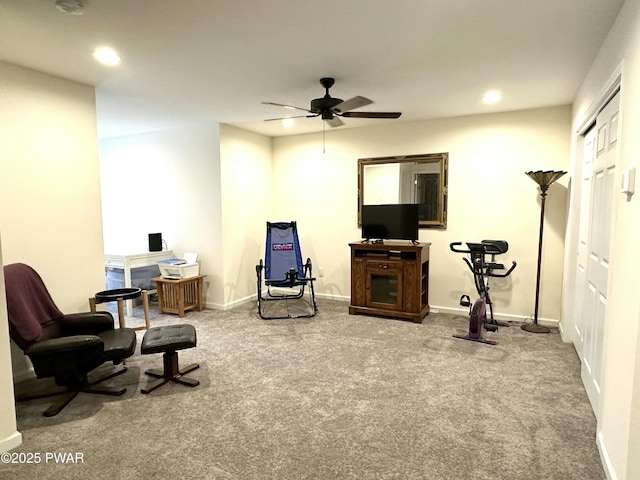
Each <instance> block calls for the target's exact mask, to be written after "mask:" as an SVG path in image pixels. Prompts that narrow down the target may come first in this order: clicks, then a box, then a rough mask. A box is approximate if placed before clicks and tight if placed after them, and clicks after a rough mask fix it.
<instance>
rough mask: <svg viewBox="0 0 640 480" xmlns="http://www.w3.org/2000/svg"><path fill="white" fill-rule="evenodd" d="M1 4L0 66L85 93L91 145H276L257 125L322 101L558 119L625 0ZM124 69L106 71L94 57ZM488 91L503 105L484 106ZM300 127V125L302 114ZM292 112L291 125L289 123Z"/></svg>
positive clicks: (317, 123)
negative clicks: (109, 140)
mask: <svg viewBox="0 0 640 480" xmlns="http://www.w3.org/2000/svg"><path fill="white" fill-rule="evenodd" d="M83 3H84V4H85V12H84V14H83V15H81V16H72V15H68V14H64V13H61V12H60V11H58V10H57V9H56V8H55V0H0V60H2V61H6V62H9V63H14V64H17V65H22V66H25V67H29V68H33V69H36V70H39V71H43V72H47V73H50V74H54V75H58V76H60V77H64V78H68V79H71V80H75V81H78V82H82V83H86V84H90V85H94V86H96V92H97V105H98V128H99V134H100V136H101V137H106V136H115V135H128V134H134V133H142V132H147V131H154V130H162V129H168V128H174V127H179V126H181V125H184V124H188V123H199V122H220V123H227V124H231V125H236V126H238V127H241V128H245V129H248V130H252V131H255V132H259V133H263V134H266V135H272V136H279V135H290V134H294V133H304V132H314V131H321V130H322V128H323V123H324V122H322V121H321V120H320V119H319V118H303V119H299V121H297V123H296V126H295V127H294V128H293V129H286V128H284V127H283V126H282V125H281V124H280V122H264V121H263V120H264V119H267V118H274V117H283V116H288V115H289V114H294V115H295V114H296V113H295V112H292V111H289V110H286V109H283V108H280V107H275V106H267V105H262V104H261V102H262V101H271V102H276V103H284V104H290V105H296V106H300V107H304V108H308V107H309V102H310V100H311V99H312V98H316V97H321V96H322V95H323V94H324V90H323V89H322V87H321V86H320V84H319V82H318V80H319V79H320V78H321V77H325V76H331V77H335V79H336V84H335V86H334V87H333V88H332V89H331V95H332V96H334V97H339V98H342V99H345V100H346V99H348V98H351V97H353V96H355V95H362V96H364V97H368V98H370V99H372V100H374V102H375V103H374V104H372V105H369V106H367V107H363V108H362V109H361V110H363V111H366V110H370V111H401V112H403V115H402V117H401V118H400V119H398V120H364V119H355V118H348V119H344V120H345V124H346V125H345V126H343V127H339V128H341V129H344V128H349V127H357V126H363V125H374V124H379V123H385V122H406V121H415V120H421V119H429V118H437V117H447V116H460V115H470V114H478V113H486V112H495V111H507V110H519V109H526V108H536V107H545V106H553V105H566V104H569V103H571V102H572V100H573V98H574V96H575V94H576V91H577V89H578V87H579V85H580V83H581V80H582V78H584V76H585V74H586V72H587V70H588V68H589V66H590V65H591V62H592V61H593V59H594V57H595V55H596V54H597V52H598V49H599V47H600V45H601V44H602V42H603V40H604V38H605V36H606V33H607V32H608V30H609V28H610V27H611V25H612V23H613V21H614V20H615V17H616V15H617V13H618V11H619V10H620V7H621V6H622V4H623V3H624V0H323V1H311V0H268V1H267V0H254V1H249V0H83ZM103 45H109V46H111V47H113V48H114V49H115V50H117V51H118V53H119V54H120V56H121V57H122V63H121V65H119V66H118V67H105V66H102V65H100V64H98V63H97V62H96V61H95V60H94V59H93V57H92V56H91V53H92V51H93V50H94V49H95V48H96V47H99V46H103ZM488 89H498V90H500V91H502V92H503V95H504V98H503V100H502V102H500V103H498V104H497V105H493V106H486V105H484V104H483V103H482V102H481V100H480V97H481V95H482V94H483V93H484V92H485V91H486V90H488ZM299 113H300V112H299ZM302 113H303V112H302Z"/></svg>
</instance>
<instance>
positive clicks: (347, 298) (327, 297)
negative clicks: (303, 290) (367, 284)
mask: <svg viewBox="0 0 640 480" xmlns="http://www.w3.org/2000/svg"><path fill="white" fill-rule="evenodd" d="M316 297H317V298H324V299H325V300H336V301H338V302H347V303H351V296H350V295H334V294H332V293H317V292H316Z"/></svg>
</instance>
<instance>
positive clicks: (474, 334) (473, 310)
mask: <svg viewBox="0 0 640 480" xmlns="http://www.w3.org/2000/svg"><path fill="white" fill-rule="evenodd" d="M466 245H467V249H464V248H462V242H453V243H451V244H449V248H451V251H453V252H456V253H464V254H467V255H468V257H464V258H463V260H464V262H465V263H466V264H467V266H468V267H469V269H470V270H471V273H472V274H473V280H474V283H475V285H476V290H477V292H478V298H477V300H476V301H475V302H473V304H471V299H470V298H469V296H468V295H462V296H461V297H460V305H461V306H463V307H469V331H468V332H467V334H466V335H461V334H455V335H453V336H454V337H456V338H462V339H464V340H471V341H473V342H482V343H487V344H489V345H496V344H497V342H495V341H493V340H487V339H486V338H485V337H484V331H485V330H486V331H488V332H496V331H497V330H498V326H508V324H506V323H501V322H498V321H497V320H495V319H494V318H493V304H492V302H491V296H490V295H489V278H490V277H497V278H504V277H508V276H509V275H511V272H513V270H514V269H515V268H516V262H515V261H513V262H511V267H510V268H509V270H507V271H506V272H505V273H497V272H496V270H504V268H505V267H504V265H503V264H501V263H497V262H496V261H495V260H496V258H495V257H496V255H500V254H503V253H506V252H507V250H508V249H509V244H508V243H507V242H505V241H504V240H483V241H482V242H480V243H472V242H466ZM487 256H491V259H490V260H489V261H487ZM487 305H488V306H489V318H487Z"/></svg>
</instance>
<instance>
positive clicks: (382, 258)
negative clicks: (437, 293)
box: [349, 240, 431, 323]
mask: <svg viewBox="0 0 640 480" xmlns="http://www.w3.org/2000/svg"><path fill="white" fill-rule="evenodd" d="M430 245H431V244H430V243H417V244H412V243H411V242H409V241H391V240H390V241H385V242H384V243H363V242H353V243H350V244H349V247H351V305H350V306H349V313H350V314H352V315H353V314H365V315H381V316H385V317H393V318H401V319H405V320H411V321H413V322H416V323H420V322H422V319H423V318H424V317H425V315H427V314H428V313H429V246H430Z"/></svg>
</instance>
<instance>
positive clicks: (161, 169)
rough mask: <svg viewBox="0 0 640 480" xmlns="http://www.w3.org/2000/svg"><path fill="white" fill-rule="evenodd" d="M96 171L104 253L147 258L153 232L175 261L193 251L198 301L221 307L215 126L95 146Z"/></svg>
mask: <svg viewBox="0 0 640 480" xmlns="http://www.w3.org/2000/svg"><path fill="white" fill-rule="evenodd" d="M100 173H101V178H100V181H101V184H102V212H103V219H104V248H105V253H108V254H111V253H115V254H134V253H144V252H147V251H148V250H149V244H148V234H149V233H154V232H160V233H162V238H163V240H165V241H166V243H167V246H168V248H170V249H172V250H173V251H174V253H175V255H177V256H178V257H180V256H182V255H183V254H184V253H185V252H197V253H198V255H199V257H198V258H199V261H200V272H201V273H203V274H205V275H207V278H206V279H205V292H204V301H205V303H207V305H209V306H214V305H219V304H222V303H223V289H222V284H223V269H222V263H223V258H224V257H223V255H222V234H221V231H222V214H221V208H222V207H221V197H220V131H219V125H218V124H213V123H212V124H201V125H194V126H191V127H189V128H183V129H174V130H170V131H163V132H155V133H148V134H142V135H131V136H128V137H119V138H111V139H106V140H102V141H101V142H100Z"/></svg>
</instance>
